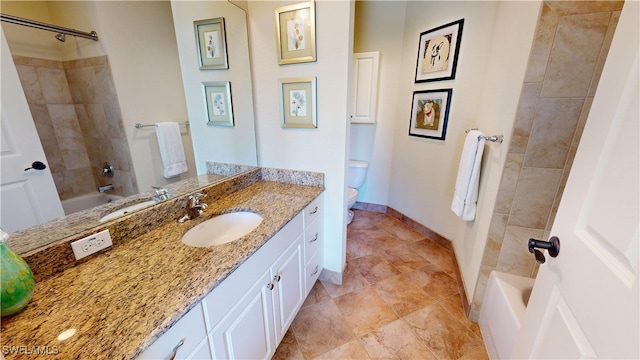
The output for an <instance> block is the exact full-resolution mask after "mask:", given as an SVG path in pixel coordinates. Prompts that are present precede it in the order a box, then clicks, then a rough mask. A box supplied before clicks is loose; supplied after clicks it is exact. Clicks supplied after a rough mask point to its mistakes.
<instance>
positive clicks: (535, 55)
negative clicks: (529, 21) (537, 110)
mask: <svg viewBox="0 0 640 360" xmlns="http://www.w3.org/2000/svg"><path fill="white" fill-rule="evenodd" d="M558 19H559V18H558V15H557V14H556V13H555V12H554V11H553V10H552V9H551V8H550V7H549V6H548V5H547V4H543V5H542V12H541V14H540V18H539V20H538V25H537V28H536V34H535V38H534V40H533V46H532V47H531V55H529V64H528V65H527V72H526V73H525V75H524V81H525V82H540V81H542V80H543V79H544V74H545V71H546V68H547V63H548V62H549V54H550V53H551V46H552V44H553V37H554V36H555V32H556V26H557V25H558Z"/></svg>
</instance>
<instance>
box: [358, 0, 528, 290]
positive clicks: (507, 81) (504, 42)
mask: <svg viewBox="0 0 640 360" xmlns="http://www.w3.org/2000/svg"><path fill="white" fill-rule="evenodd" d="M539 4H540V3H539V2H536V1H534V2H495V1H484V2H475V1H467V2H451V1H439V2H435V1H408V2H406V3H403V5H404V6H401V5H400V4H398V3H397V2H392V1H384V2H364V3H360V4H358V6H357V8H358V12H357V13H356V14H357V16H359V18H357V19H356V22H357V23H358V25H359V30H361V32H360V31H359V32H357V33H356V34H357V36H356V45H355V48H356V49H357V50H361V51H364V50H367V51H370V50H378V49H381V51H382V54H381V55H382V56H381V57H382V59H383V62H382V70H381V79H383V80H381V82H380V91H381V92H380V95H379V97H378V102H379V104H378V105H379V108H378V109H379V114H382V113H386V114H385V115H382V116H379V121H378V123H377V124H376V125H373V126H372V125H352V130H351V131H352V133H351V138H350V156H351V157H352V158H355V157H357V156H361V157H364V160H367V158H366V156H367V155H368V156H370V170H372V171H370V172H369V174H368V178H367V181H366V182H365V185H364V187H363V191H359V193H362V196H361V197H359V201H364V202H371V203H378V204H386V205H389V206H390V207H392V208H394V209H396V210H398V211H399V212H401V213H403V214H405V215H407V216H409V217H410V218H412V219H414V220H416V221H418V222H419V223H420V224H422V225H424V226H426V227H428V228H430V229H432V230H434V231H435V232H437V233H439V234H441V235H442V236H444V237H446V238H448V239H450V240H451V241H452V243H453V248H454V251H455V253H456V256H457V258H458V266H459V267H460V270H461V273H462V277H463V281H464V283H465V288H466V291H467V295H468V296H469V297H470V298H471V297H472V296H473V292H474V290H475V283H476V280H477V276H478V271H479V267H480V261H481V258H482V254H483V252H484V246H485V243H486V238H487V234H488V228H489V224H490V221H491V214H492V211H493V206H494V203H495V198H496V195H497V188H498V185H499V181H500V176H501V174H502V168H503V165H504V161H505V156H506V152H507V144H508V139H506V140H505V143H504V144H502V145H501V144H493V143H488V144H487V145H486V147H485V156H484V160H483V170H482V176H481V183H480V196H479V201H478V215H477V218H476V221H474V222H470V223H467V222H464V221H462V220H461V219H460V218H458V217H456V216H455V214H453V212H452V211H451V210H450V208H451V199H452V196H453V191H454V184H455V177H456V175H457V170H458V163H459V159H460V155H461V152H462V146H463V143H464V137H465V130H467V129H470V128H475V127H477V128H480V129H481V130H482V131H484V132H486V133H487V135H493V134H504V135H506V136H508V135H510V134H511V129H512V127H513V123H514V117H515V110H516V106H517V102H518V98H519V94H520V88H521V85H522V79H523V76H524V70H525V67H526V63H527V59H528V54H529V50H530V47H531V43H532V39H533V33H534V30H535V23H536V20H537V16H538V9H539ZM405 7H406V8H405ZM394 10H395V11H394ZM388 16H390V17H391V19H395V21H396V22H398V23H399V25H400V26H401V29H398V28H397V27H396V26H390V25H388V24H386V23H385V21H384V19H385V18H386V17H388ZM462 18H464V19H465V23H464V28H463V34H462V41H461V43H460V44H461V47H460V55H459V59H458V70H457V74H456V78H455V79H454V80H449V81H436V82H429V83H420V84H416V83H415V82H414V79H415V66H416V58H417V49H418V38H419V34H420V33H421V32H423V31H426V30H429V29H432V28H435V27H437V26H440V25H443V24H446V23H448V22H452V21H456V20H458V19H462ZM380 24H385V25H384V26H380ZM389 37H390V38H391V39H389ZM397 39H403V41H402V42H401V43H400V42H398V43H397V44H393V42H392V40H395V41H396V42H397ZM503 54H508V55H507V56H504V55H503ZM385 60H386V61H388V62H387V63H385V62H384V61H385ZM389 63H391V64H389ZM443 88H452V89H453V95H452V99H451V110H450V114H449V123H448V128H447V135H446V139H445V141H438V140H432V139H424V138H418V137H412V136H409V135H408V132H409V119H410V112H411V99H412V95H413V92H414V91H419V90H427V89H443ZM382 92H387V94H388V95H383V93H382ZM389 107H391V109H389ZM380 110H383V111H382V112H381V111H380ZM387 114H388V115H387ZM383 129H384V130H383ZM385 182H387V183H388V186H387V187H386V188H385ZM384 194H388V200H387V201H385V195H384Z"/></svg>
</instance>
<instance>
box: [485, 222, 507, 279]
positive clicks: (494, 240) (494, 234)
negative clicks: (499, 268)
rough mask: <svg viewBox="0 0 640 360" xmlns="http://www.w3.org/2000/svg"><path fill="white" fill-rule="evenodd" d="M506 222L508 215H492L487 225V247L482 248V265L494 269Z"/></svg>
mask: <svg viewBox="0 0 640 360" xmlns="http://www.w3.org/2000/svg"><path fill="white" fill-rule="evenodd" d="M508 220H509V215H508V214H493V218H492V219H491V224H490V225H489V236H488V238H487V245H486V246H485V248H484V255H483V256H482V265H487V266H491V267H495V266H496V265H497V264H498V257H499V256H500V248H501V247H502V241H503V240H504V233H505V231H506V230H507V221H508Z"/></svg>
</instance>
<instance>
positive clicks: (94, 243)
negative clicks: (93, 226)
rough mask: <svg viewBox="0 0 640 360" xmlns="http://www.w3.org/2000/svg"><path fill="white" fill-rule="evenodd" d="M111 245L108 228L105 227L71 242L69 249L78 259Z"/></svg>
mask: <svg viewBox="0 0 640 360" xmlns="http://www.w3.org/2000/svg"><path fill="white" fill-rule="evenodd" d="M111 245H113V243H112V242H111V235H109V229H107V230H103V231H100V232H99V233H97V234H93V235H89V236H87V237H86V238H84V239H80V240H77V241H74V242H72V243H71V249H72V250H73V255H75V257H76V260H80V259H82V258H83V257H85V256H89V255H91V254H93V253H96V252H98V251H100V250H102V249H104V248H107V247H109V246H111Z"/></svg>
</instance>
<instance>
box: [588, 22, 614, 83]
mask: <svg viewBox="0 0 640 360" xmlns="http://www.w3.org/2000/svg"><path fill="white" fill-rule="evenodd" d="M618 20H620V11H614V12H613V13H611V19H609V27H608V28H607V33H606V35H605V37H604V42H603V43H602V48H601V49H600V55H599V56H598V62H597V63H596V69H595V71H594V74H593V79H592V80H591V85H590V86H589V94H588V95H589V96H594V95H595V94H596V89H597V87H598V83H599V82H600V76H601V75H602V69H603V68H604V63H605V61H606V60H607V55H608V54H609V48H610V47H611V40H613V34H614V33H615V31H616V27H617V26H618Z"/></svg>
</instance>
